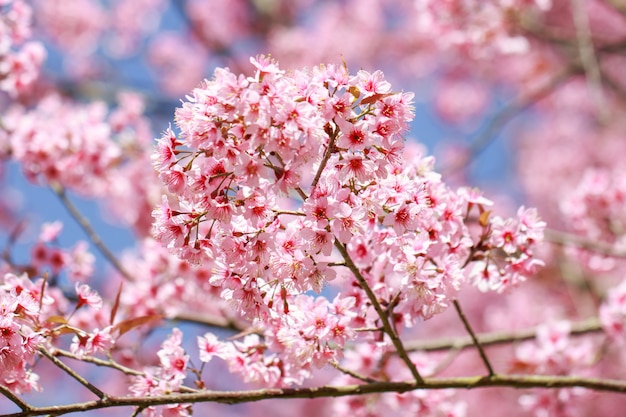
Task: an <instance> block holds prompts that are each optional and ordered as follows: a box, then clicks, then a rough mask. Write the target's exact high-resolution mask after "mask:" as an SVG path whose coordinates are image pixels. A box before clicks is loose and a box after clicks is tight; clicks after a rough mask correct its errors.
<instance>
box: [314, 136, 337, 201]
mask: <svg viewBox="0 0 626 417" xmlns="http://www.w3.org/2000/svg"><path fill="white" fill-rule="evenodd" d="M327 126H328V125H327ZM329 129H332V128H330V127H329ZM336 138H337V130H335V131H333V132H331V133H330V135H329V139H328V147H327V148H326V151H325V152H324V156H323V157H322V161H321V162H320V166H319V167H318V168H317V172H316V173H315V177H314V178H313V182H312V183H311V190H314V189H315V186H316V185H317V183H318V181H319V180H320V177H321V176H322V171H324V168H326V164H327V163H328V160H329V159H330V156H331V155H332V154H333V150H334V148H335V140H336Z"/></svg>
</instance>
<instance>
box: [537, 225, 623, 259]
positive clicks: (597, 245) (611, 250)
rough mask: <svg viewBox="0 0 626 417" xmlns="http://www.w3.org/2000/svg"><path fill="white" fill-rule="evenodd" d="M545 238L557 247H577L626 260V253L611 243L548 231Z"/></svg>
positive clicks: (545, 232)
mask: <svg viewBox="0 0 626 417" xmlns="http://www.w3.org/2000/svg"><path fill="white" fill-rule="evenodd" d="M544 236H545V240H547V241H549V242H552V243H555V244H557V245H563V246H576V247H578V248H581V249H587V250H590V251H593V252H597V253H600V254H602V255H607V256H613V257H616V258H626V252H624V251H618V250H616V249H615V247H614V246H613V245H611V244H609V243H604V242H597V241H593V240H590V239H587V238H586V237H584V236H579V235H575V234H573V233H567V232H560V231H558V230H551V229H546V230H545V231H544Z"/></svg>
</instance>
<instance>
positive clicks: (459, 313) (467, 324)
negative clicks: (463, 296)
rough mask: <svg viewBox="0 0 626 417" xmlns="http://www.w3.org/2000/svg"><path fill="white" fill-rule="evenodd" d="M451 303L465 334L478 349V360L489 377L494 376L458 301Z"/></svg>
mask: <svg viewBox="0 0 626 417" xmlns="http://www.w3.org/2000/svg"><path fill="white" fill-rule="evenodd" d="M453 303H454V308H455V309H456V312H457V314H458V315H459V317H460V318H461V321H462V322H463V326H465V330H467V333H469V335H470V337H471V339H472V343H473V344H474V346H476V348H477V349H478V353H479V354H480V358H481V359H482V360H483V363H484V364H485V367H486V368H487V371H489V375H491V376H493V375H495V372H494V371H493V368H492V367H491V363H490V362H489V359H488V358H487V354H486V353H485V350H484V349H483V346H482V344H481V342H480V341H479V340H478V339H477V338H476V334H475V333H474V330H473V329H472V326H470V324H469V321H468V320H467V317H465V313H463V310H461V304H459V302H458V300H454V302H453Z"/></svg>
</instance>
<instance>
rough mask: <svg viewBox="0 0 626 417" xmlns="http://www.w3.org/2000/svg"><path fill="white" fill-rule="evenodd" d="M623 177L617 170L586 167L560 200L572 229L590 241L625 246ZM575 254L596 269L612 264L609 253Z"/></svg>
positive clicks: (588, 265) (617, 248) (625, 214)
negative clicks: (574, 185)
mask: <svg viewBox="0 0 626 417" xmlns="http://www.w3.org/2000/svg"><path fill="white" fill-rule="evenodd" d="M624 201H626V181H625V179H624V176H623V175H622V173H621V172H620V171H619V170H614V171H609V170H602V169H588V170H587V171H585V173H584V175H583V177H582V178H581V180H580V182H579V184H578V185H577V186H576V188H575V189H574V190H573V191H572V192H571V193H570V194H569V195H568V197H567V198H565V199H564V200H563V201H562V202H561V212H562V213H563V215H564V216H566V220H567V224H568V225H571V228H572V229H573V231H574V232H576V233H578V234H581V235H582V236H584V237H586V238H588V239H589V240H590V241H593V242H599V243H601V244H608V245H610V246H612V247H613V248H614V250H615V251H616V252H618V251H621V250H624V248H626V210H624ZM575 253H576V257H577V258H579V259H581V260H583V261H584V262H585V264H586V266H587V267H589V268H590V269H592V270H595V271H607V270H611V269H612V268H614V267H615V260H614V259H612V258H611V257H609V256H604V255H601V254H599V253H593V252H588V251H584V250H577V251H575Z"/></svg>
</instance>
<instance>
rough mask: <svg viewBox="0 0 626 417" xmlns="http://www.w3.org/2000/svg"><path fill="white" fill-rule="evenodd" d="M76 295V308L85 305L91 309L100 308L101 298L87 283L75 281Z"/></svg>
mask: <svg viewBox="0 0 626 417" xmlns="http://www.w3.org/2000/svg"><path fill="white" fill-rule="evenodd" d="M75 288H76V295H78V301H77V302H76V308H77V309H78V308H81V307H82V306H84V305H87V306H89V307H91V308H93V309H96V310H99V309H101V308H102V298H101V297H100V295H99V294H98V293H97V292H96V291H95V290H93V289H91V287H90V286H89V285H87V284H81V283H78V282H77V283H76V286H75Z"/></svg>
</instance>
